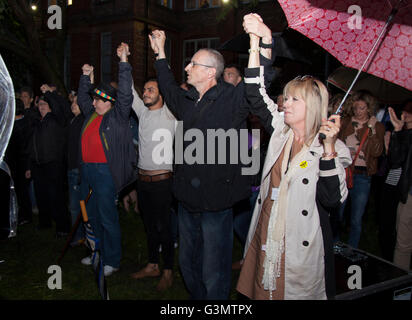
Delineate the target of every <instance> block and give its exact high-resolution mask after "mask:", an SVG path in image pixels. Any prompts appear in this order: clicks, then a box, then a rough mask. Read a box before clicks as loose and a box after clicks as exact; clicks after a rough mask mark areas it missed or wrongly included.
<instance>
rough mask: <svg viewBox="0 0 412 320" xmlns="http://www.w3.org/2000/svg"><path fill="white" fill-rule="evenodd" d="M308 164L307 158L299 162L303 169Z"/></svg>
mask: <svg viewBox="0 0 412 320" xmlns="http://www.w3.org/2000/svg"><path fill="white" fill-rule="evenodd" d="M307 166H308V162H307V161H306V160H303V161H302V162H301V163H299V167H301V168H302V169H304V168H306V167H307Z"/></svg>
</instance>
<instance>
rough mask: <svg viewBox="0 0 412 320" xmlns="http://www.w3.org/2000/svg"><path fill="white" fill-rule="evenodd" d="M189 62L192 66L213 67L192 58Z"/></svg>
mask: <svg viewBox="0 0 412 320" xmlns="http://www.w3.org/2000/svg"><path fill="white" fill-rule="evenodd" d="M189 64H191V65H192V67H194V66H202V67H206V68H214V67H213V66H208V65H206V64H202V63H197V62H195V61H193V60H191V61H190V62H189Z"/></svg>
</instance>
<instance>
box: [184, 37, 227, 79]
mask: <svg viewBox="0 0 412 320" xmlns="http://www.w3.org/2000/svg"><path fill="white" fill-rule="evenodd" d="M218 46H219V38H203V39H193V40H185V41H183V79H186V75H185V68H186V66H187V65H188V64H189V62H190V60H191V59H192V57H193V55H194V54H195V53H196V52H197V51H198V50H199V49H203V48H211V49H216V48H217V47H218Z"/></svg>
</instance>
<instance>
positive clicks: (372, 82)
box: [327, 67, 412, 104]
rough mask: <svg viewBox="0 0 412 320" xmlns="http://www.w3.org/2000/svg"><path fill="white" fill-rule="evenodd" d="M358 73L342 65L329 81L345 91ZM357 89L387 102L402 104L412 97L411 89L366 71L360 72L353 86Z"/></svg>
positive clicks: (382, 101) (353, 89)
mask: <svg viewBox="0 0 412 320" xmlns="http://www.w3.org/2000/svg"><path fill="white" fill-rule="evenodd" d="M356 73H357V70H355V69H352V68H347V67H340V68H337V69H336V70H335V71H334V72H332V74H331V75H330V76H329V77H328V80H327V82H328V83H330V84H332V85H334V86H335V87H337V88H339V89H341V90H343V91H347V90H348V89H349V87H350V85H351V83H352V81H353V78H354V77H355V75H356ZM357 90H368V91H369V92H371V93H372V94H373V95H374V96H375V97H376V98H377V99H378V100H379V102H381V103H385V104H400V103H402V102H404V101H405V100H407V99H411V98H412V92H411V91H409V90H406V89H405V88H403V87H401V86H398V85H396V84H393V83H392V82H389V81H386V80H384V79H382V78H378V77H375V76H373V75H371V74H369V73H366V72H362V73H361V74H360V76H359V78H358V80H357V81H356V83H355V85H354V86H353V88H352V91H357Z"/></svg>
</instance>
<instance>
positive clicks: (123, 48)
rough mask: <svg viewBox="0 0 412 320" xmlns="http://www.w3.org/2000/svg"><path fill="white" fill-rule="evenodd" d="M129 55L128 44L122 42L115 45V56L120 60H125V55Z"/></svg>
mask: <svg viewBox="0 0 412 320" xmlns="http://www.w3.org/2000/svg"><path fill="white" fill-rule="evenodd" d="M129 55H130V51H129V45H128V44H127V43H124V42H122V43H121V44H120V45H119V46H118V47H117V56H118V57H119V58H120V61H121V62H127V57H128V56H129Z"/></svg>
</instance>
